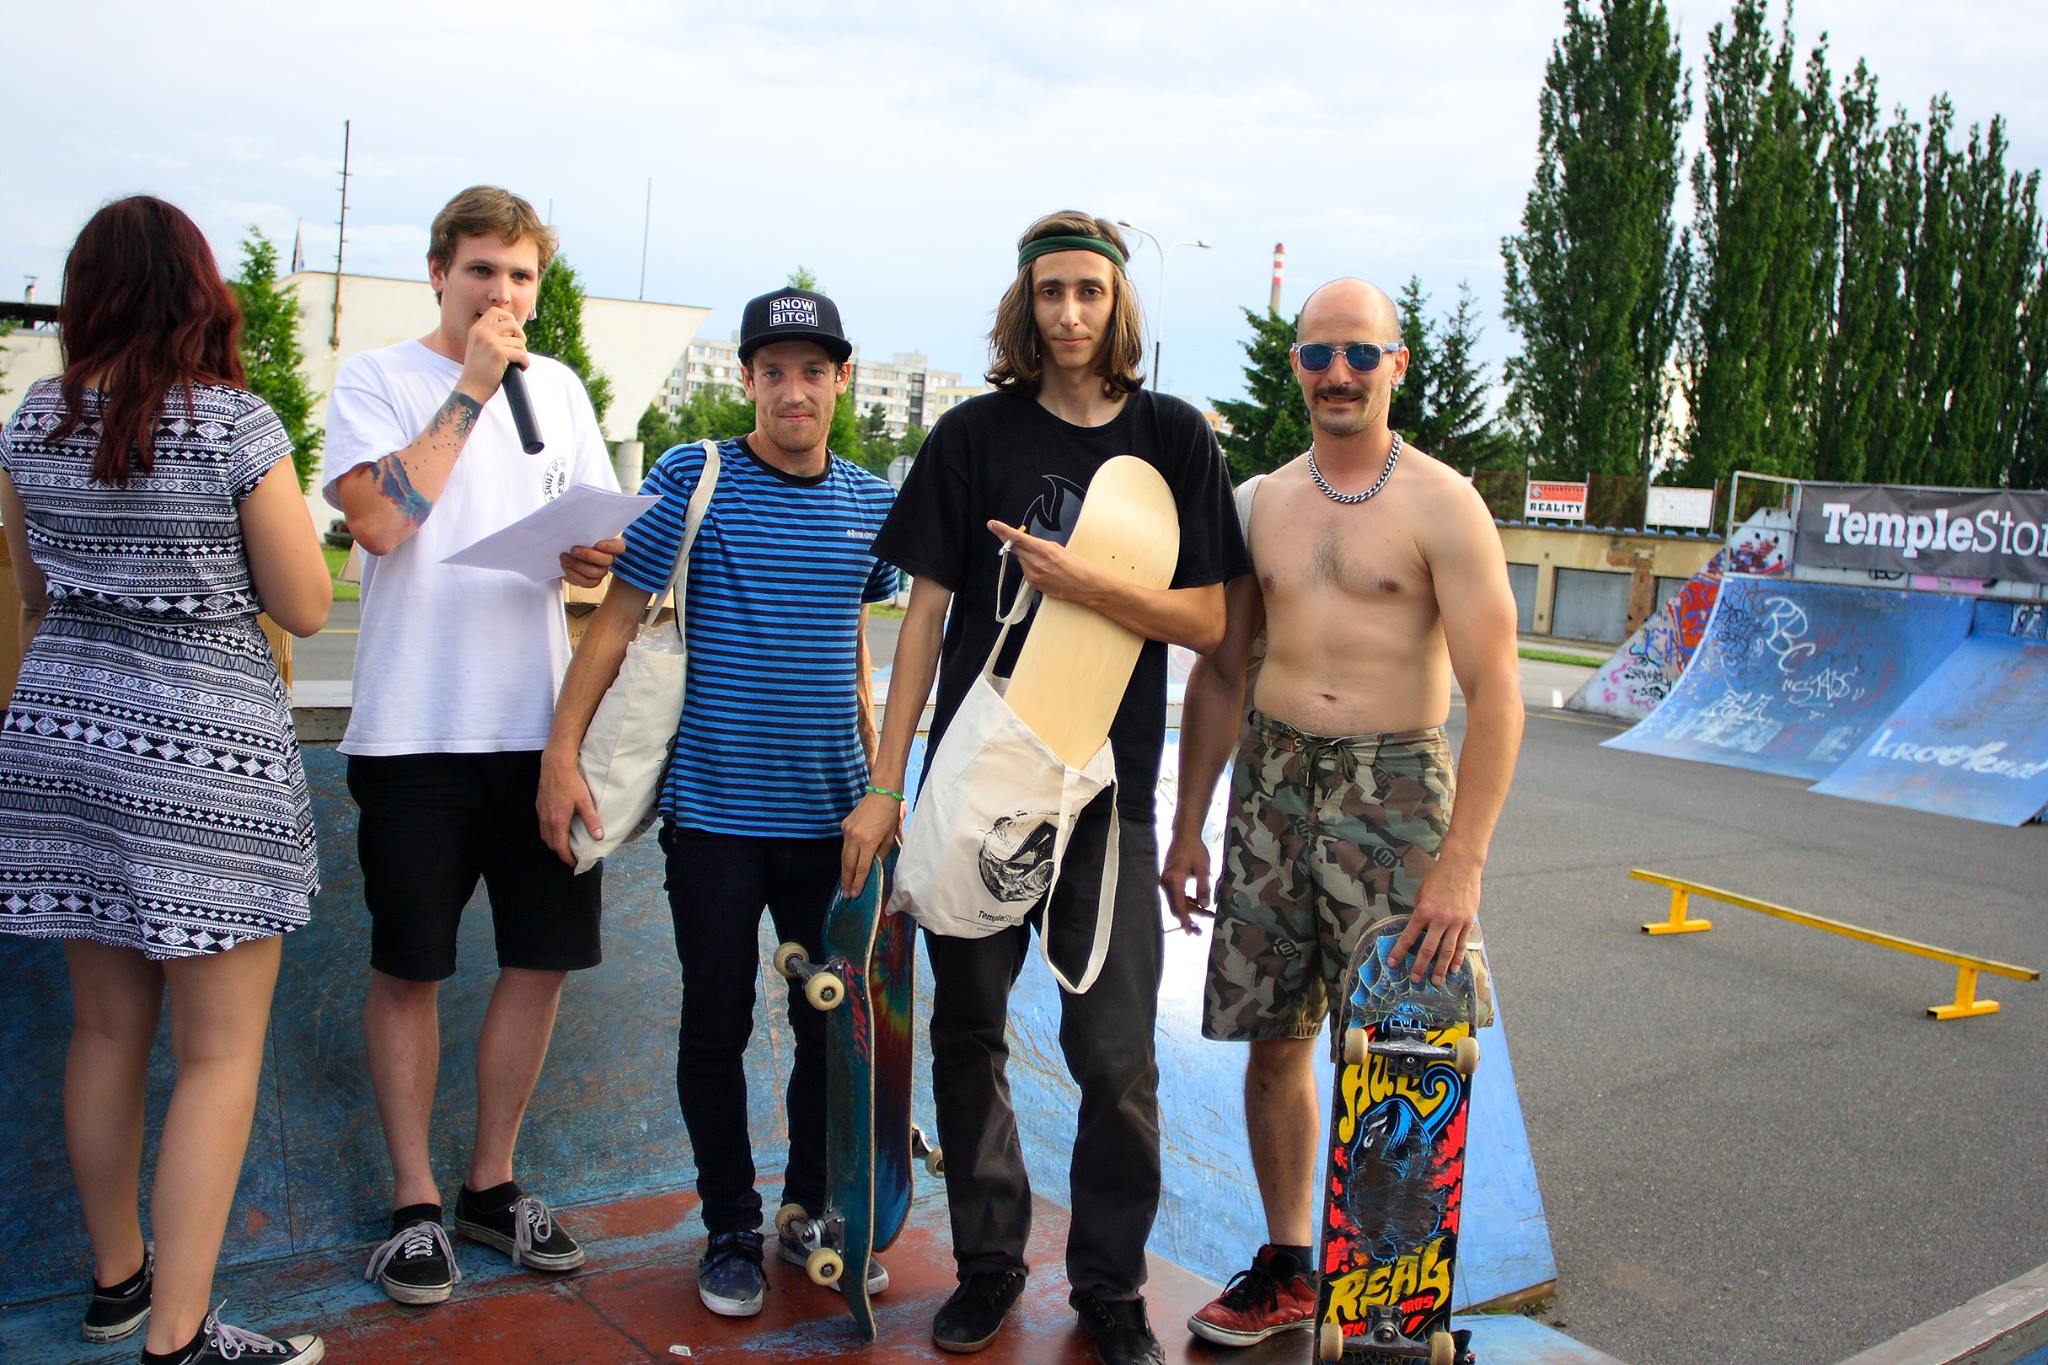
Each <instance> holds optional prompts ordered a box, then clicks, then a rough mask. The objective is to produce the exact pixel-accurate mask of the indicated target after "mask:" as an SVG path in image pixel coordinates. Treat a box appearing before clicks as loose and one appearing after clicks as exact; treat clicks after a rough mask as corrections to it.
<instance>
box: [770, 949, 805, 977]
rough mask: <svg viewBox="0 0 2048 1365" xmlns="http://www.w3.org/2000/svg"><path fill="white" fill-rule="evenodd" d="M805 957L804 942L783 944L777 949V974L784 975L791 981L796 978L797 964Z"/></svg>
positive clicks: (775, 959)
mask: <svg viewBox="0 0 2048 1365" xmlns="http://www.w3.org/2000/svg"><path fill="white" fill-rule="evenodd" d="M804 957H805V953H804V945H803V944H801V943H785V944H783V945H782V946H781V947H779V948H777V949H776V950H775V957H774V962H775V970H776V972H777V974H779V975H781V976H784V977H786V978H788V979H789V980H791V981H794V980H796V964H797V963H799V962H802V961H803V960H804Z"/></svg>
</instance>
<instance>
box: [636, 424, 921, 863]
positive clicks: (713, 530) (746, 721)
mask: <svg viewBox="0 0 2048 1365" xmlns="http://www.w3.org/2000/svg"><path fill="white" fill-rule="evenodd" d="M703 470H704V448H703V447H702V446H700V445H683V446H677V447H675V448H674V449H673V450H670V451H669V452H668V453H667V454H665V455H663V456H662V457H661V459H660V460H659V461H658V462H656V464H655V466H654V468H653V469H651V470H649V471H648V474H647V478H646V481H645V482H644V483H642V484H641V486H640V491H641V492H642V493H659V494H661V495H662V500H661V502H659V503H658V504H656V505H655V506H654V507H653V508H651V509H649V511H648V512H647V514H646V515H645V516H643V517H641V518H640V520H638V521H636V522H634V523H633V525H632V526H630V527H629V528H627V531H626V552H625V553H624V554H622V555H620V556H619V557H618V558H617V559H616V560H614V561H613V563H612V572H613V573H615V574H617V575H618V576H619V577H620V578H621V579H623V580H624V581H626V582H627V583H630V584H632V585H633V586H634V587H636V588H639V589H641V590H643V591H645V592H660V591H662V590H663V589H664V588H665V587H666V586H667V583H668V577H669V573H670V572H671V571H672V570H673V569H674V567H675V562H676V552H677V550H678V549H679V548H680V547H681V545H682V539H683V519H684V515H685V512H686V510H687V508H688V506H689V501H690V494H691V493H692V492H694V491H695V490H696V487H697V479H698V476H699V475H700V474H702V473H703ZM893 496H894V495H893V493H892V492H891V490H890V488H889V485H888V484H887V483H885V482H883V481H882V480H881V479H878V478H876V477H875V476H874V475H872V474H869V473H868V472H866V471H865V470H863V469H861V468H859V467H858V466H856V465H853V464H850V463H848V462H847V461H845V460H842V459H840V458H839V457H838V456H836V455H834V456H832V457H831V459H830V462H829V464H828V466H827V468H826V470H825V472H824V473H823V474H820V475H818V476H816V477H814V478H797V477H795V476H793V475H790V474H785V473H783V472H782V471H781V470H779V469H776V468H774V467H772V466H770V465H768V464H765V463H763V462H762V461H761V460H760V459H758V458H757V457H756V456H755V455H754V453H753V451H752V450H750V449H748V447H747V443H746V442H745V440H744V439H742V440H734V441H725V442H722V443H721V444H720V446H719V472H718V485H717V487H716V488H715V489H714V490H713V492H712V494H711V505H710V507H709V509H708V510H707V511H706V512H705V515H704V523H703V526H702V528H701V529H700V530H699V531H698V532H697V544H696V546H695V548H694V549H692V550H691V552H690V582H689V587H688V592H687V603H686V605H685V608H684V631H685V638H686V640H687V642H688V648H689V651H690V668H689V686H688V690H687V692H686V694H685V699H684V704H683V721H682V727H681V730H680V731H679V732H678V735H677V738H676V748H675V756H674V758H673V759H671V760H670V763H669V767H668V772H667V774H666V776H665V777H664V778H663V780H662V793H661V809H662V813H663V814H664V815H666V816H668V817H669V818H670V819H672V820H674V821H675V822H676V823H677V824H679V825H682V826H685V827H686V828H690V829H699V830H705V831H708V832H710V833H714V834H749V835H759V836H763V837H770V838H829V837H832V836H835V835H837V834H838V833H839V822H840V821H841V820H843V819H845V818H846V814H847V812H848V811H850V810H852V809H853V807H854V805H855V803H856V802H857V801H858V800H859V799H860V795H861V789H862V788H863V787H864V786H865V785H866V783H867V780H868V767H867V758H866V756H865V755H864V754H863V753H862V752H861V747H860V733H859V730H858V728H857V726H856V709H855V708H856V703H855V700H854V666H855V649H856V644H857V632H858V628H859V622H860V609H861V604H862V603H865V602H880V601H884V600H886V599H887V598H889V597H890V596H891V595H892V594H894V593H895V591H896V570H895V569H893V568H891V567H890V566H889V565H887V564H882V563H878V562H877V561H876V559H875V557H874V554H873V553H872V551H871V549H870V546H871V545H872V543H873V541H874V538H875V533H876V532H877V531H878V530H880V529H881V525H882V520H883V518H884V517H886V516H887V515H888V513H889V504H890V502H891V500H892V498H893Z"/></svg>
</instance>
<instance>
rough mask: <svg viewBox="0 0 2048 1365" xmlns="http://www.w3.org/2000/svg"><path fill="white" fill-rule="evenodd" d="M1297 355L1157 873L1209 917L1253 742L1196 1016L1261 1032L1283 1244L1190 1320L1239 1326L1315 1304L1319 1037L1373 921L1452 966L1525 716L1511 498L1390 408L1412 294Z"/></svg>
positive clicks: (1249, 511) (1233, 1033)
mask: <svg viewBox="0 0 2048 1365" xmlns="http://www.w3.org/2000/svg"><path fill="white" fill-rule="evenodd" d="M1292 355H1293V367H1294V377H1295V380H1296V382H1298V383H1299V384H1300V385H1301V392H1302V397H1303V399H1304V400H1305V401H1306V402H1307V405H1308V416H1309V425H1310V430H1311V431H1312V433H1313V434H1314V437H1315V441H1314V444H1313V445H1311V446H1310V447H1309V449H1308V450H1307V451H1306V452H1305V453H1304V454H1302V455H1300V456H1298V457H1297V458H1296V459H1294V460H1293V461H1292V462H1290V463H1288V464H1286V465H1284V466H1282V467H1281V468H1279V469H1277V470H1275V471H1273V472H1272V473H1271V474H1267V475H1264V476H1262V477H1261V478H1259V479H1257V480H1255V481H1254V482H1253V484H1252V485H1250V486H1248V487H1247V488H1245V489H1241V490H1239V495H1238V496H1239V499H1240V507H1241V509H1243V515H1245V516H1246V518H1247V520H1248V522H1249V529H1248V530H1247V533H1246V538H1247V540H1248V541H1249V544H1250V548H1251V557H1252V564H1253V566H1254V568H1255V572H1254V573H1252V574H1248V575H1246V576H1245V577H1243V578H1238V579H1235V580H1233V581H1232V582H1231V584H1230V586H1229V589H1228V594H1229V602H1230V625H1229V629H1228V631H1227V632H1226V633H1225V635H1224V638H1223V643H1222V645H1221V646H1219V647H1218V648H1217V649H1216V650H1215V651H1213V652H1212V653H1211V654H1210V655H1208V657H1206V658H1203V659H1201V660H1199V661H1197V663H1196V665H1195V668H1194V671H1193V673H1192V674H1191V676H1190V677H1189V678H1188V685H1187V697H1186V704H1185V707H1184V709H1183V712H1182V719H1181V744H1180V757H1181V762H1180V793H1179V800H1178V804H1177V807H1176V809H1175V812H1174V823H1173V840H1172V843H1171V844H1170V845H1169V846H1168V848H1167V855H1166V869H1165V872H1164V873H1163V874H1162V876H1161V879H1160V880H1161V882H1162V884H1163V885H1164V886H1165V888H1166V893H1167V898H1168V900H1169V902H1170V903H1171V904H1172V905H1173V907H1174V910H1175V914H1176V915H1177V916H1179V918H1180V920H1181V922H1182V924H1183V925H1184V926H1187V927H1188V928H1189V929H1190V930H1192V928H1193V918H1192V917H1193V916H1194V915H1196V914H1199V913H1202V912H1203V911H1204V910H1205V909H1206V908H1207V905H1208V899H1209V854H1208V850H1207V848H1205V847H1204V845H1203V843H1202V822H1203V819H1204V817H1205V816H1206V814H1207V812H1208V809H1209V798H1210V793H1211V792H1212V791H1213V790H1214V789H1215V786H1216V779H1217V777H1218V775H1219V774H1220V773H1221V772H1222V770H1223V765H1224V763H1225V761H1226V760H1227V759H1228V758H1229V757H1230V754H1231V750H1232V747H1233V745H1235V747H1236V750H1237V763H1236V767H1235V769H1234V770H1233V771H1234V776H1233V778H1232V781H1231V812H1230V826H1229V834H1228V837H1227V839H1226V841H1225V853H1224V868H1223V875H1222V880H1221V884H1220V885H1219V886H1218V888H1217V897H1216V911H1215V913H1216V932H1215V936H1214V937H1213V938H1212V939H1211V940H1210V946H1209V969H1208V977H1207V984H1206V988H1205V990H1204V992H1203V1009H1202V1034H1203V1036H1204V1037H1207V1038H1215V1039H1221V1040H1229V1041H1241V1042H1246V1043H1248V1044H1249V1045H1250V1051H1249V1053H1248V1054H1247V1056H1246V1062H1245V1088H1244V1097H1245V1098H1244V1107H1245V1126H1246V1129H1247V1130H1248V1132H1249V1136H1250V1139H1251V1150H1252V1169H1253V1171H1254V1173H1255V1174H1256V1176H1257V1178H1258V1182H1259V1194H1260V1197H1261V1198H1262V1200H1263V1201H1264V1203H1265V1211H1266V1227H1267V1236H1268V1238H1269V1241H1268V1242H1267V1244H1266V1245H1264V1246H1262V1247H1260V1248H1259V1250H1258V1253H1257V1255H1256V1256H1255V1257H1254V1258H1253V1260H1252V1263H1251V1265H1250V1267H1249V1268H1247V1269H1246V1270H1244V1271H1242V1272H1240V1273H1239V1274H1238V1275H1237V1276H1236V1277H1235V1278H1234V1279H1233V1280H1232V1281H1231V1282H1230V1284H1229V1286H1227V1287H1226V1289H1225V1290H1224V1292H1223V1293H1222V1294H1221V1295H1219V1296H1218V1297H1217V1298H1216V1299H1215V1301H1213V1302H1212V1303H1210V1304H1208V1305H1206V1306H1205V1307H1203V1308H1202V1309H1200V1310H1199V1311H1197V1312H1196V1313H1195V1314H1194V1316H1193V1317H1191V1318H1190V1319H1189V1320H1188V1328H1189V1330H1190V1331H1192V1332H1194V1333H1195V1334H1196V1335H1198V1336H1201V1337H1204V1338H1206V1339H1207V1340H1209V1341H1213V1342H1216V1343H1218V1344H1220V1345H1225V1346H1248V1345H1251V1344H1253V1343H1254V1342H1259V1341H1263V1340H1265V1339H1266V1338H1267V1337H1269V1336H1272V1335H1273V1334H1275V1333H1276V1332H1283V1331H1287V1330H1289V1329H1292V1328H1302V1327H1308V1326H1310V1325H1312V1323H1313V1321H1314V1317H1315V1306H1316V1267H1315V1265H1314V1263H1313V1261H1314V1254H1313V1251H1312V1247H1313V1245H1314V1237H1315V1227H1314V1219H1315V1213H1316V1204H1315V1190H1314V1181H1315V1171H1316V1165H1317V1163H1318V1162H1319V1161H1320V1160H1321V1154H1322V1134H1323V1129H1322V1126H1321V1124H1320V1121H1319V1112H1320V1111H1319V1108H1318V1105H1317V1097H1316V1085H1315V1073H1314V1069H1313V1068H1314V1048H1315V1045H1316V1039H1317V1037H1318V1036H1319V1035H1320V1034H1321V1033H1322V1030H1323V1022H1324V1020H1325V1019H1326V1018H1329V1017H1330V1016H1331V1015H1332V1014H1333V1012H1334V1011H1336V1010H1337V1009H1339V1008H1340V1007H1341V1004H1342V1002H1341V1000H1340V998H1339V997H1340V994H1341V990H1342V985H1341V983H1342V981H1343V979H1344V974H1345V971H1346V970H1347V967H1348V965H1349V962H1350V957H1351V953H1352V950H1353V949H1354V948H1355V947H1356V946H1357V944H1358V940H1359V936H1360V935H1362V934H1363V933H1365V932H1366V930H1367V928H1368V927H1369V926H1370V925H1371V924H1372V923H1373V922H1374V921H1375V920H1379V919H1382V918H1384V917H1386V916H1389V915H1398V914H1409V915H1411V916H1412V918H1411V920H1410V922H1409V926H1408V930H1407V932H1406V933H1405V934H1403V935H1402V937H1401V939H1400V940H1399V941H1398V942H1397V943H1396V945H1395V949H1394V951H1395V957H1396V960H1401V959H1403V958H1405V956H1406V954H1407V952H1408V950H1409V949H1410V948H1411V947H1412V948H1413V949H1414V950H1415V965H1414V967H1413V968H1412V970H1413V972H1414V974H1415V975H1416V977H1417V978H1418V979H1420V977H1421V976H1422V975H1423V974H1425V973H1427V974H1429V975H1430V976H1432V977H1433V978H1434V979H1435V980H1437V981H1439V982H1441V981H1442V980H1443V978H1444V974H1445V972H1447V971H1448V970H1450V969H1451V968H1452V967H1453V966H1455V965H1456V964H1457V963H1458V961H1459V960H1460V959H1461V958H1462V957H1463V956H1464V954H1465V952H1466V950H1467V948H1468V947H1470V946H1471V945H1472V944H1474V943H1475V942H1476V940H1477V937H1478V917H1479V888H1480V873H1481V870H1482V869H1483V868H1484V867H1485V865H1486V854H1487V849H1488V847H1489V845H1490V844H1491V841H1492V838H1493V828H1494V823H1495V821H1496V820H1498V819H1499V817H1500V810H1501V805H1502V803H1503V802H1504V801H1505V800H1506V799H1507V792H1508V782H1509V779H1510V778H1511V777H1512V776H1513V775H1514V770H1515V751H1516V748H1517V747H1518V746H1519V745H1520V743H1521V735H1522V695H1521V684H1520V682H1519V680H1518V678H1517V676H1516V671H1515V670H1516V664H1515V600H1514V594H1513V593H1512V591H1511V590H1510V589H1509V587H1508V574H1507V562H1506V557H1505V556H1504V554H1503V553H1502V551H1501V544H1500V535H1499V533H1498V532H1496V531H1495V530H1494V526H1493V517H1492V514H1491V513H1489V512H1488V511H1487V510H1486V504H1485V502H1484V501H1483V500H1482V499H1481V498H1480V496H1479V494H1478V493H1477V492H1475V491H1474V490H1473V487H1472V484H1471V481H1470V480H1468V479H1466V478H1464V477H1463V476H1462V475H1460V474H1459V473H1458V472H1457V471H1456V470H1453V469H1451V468H1449V467H1447V466H1445V465H1442V464H1439V463H1438V462H1437V461H1435V460H1433V459H1431V458H1430V457H1429V456H1428V455H1426V454H1424V453H1423V452H1421V451H1419V450H1416V449H1414V448H1413V447H1411V446H1408V445H1406V444H1405V443H1404V442H1403V440H1402V438H1401V436H1400V435H1399V434H1398V433H1396V432H1394V431H1393V430H1391V429H1390V428H1389V426H1388V424H1387V408H1388V405H1389V403H1390V401H1391V399H1392V396H1393V391H1394V386H1395V385H1396V384H1398V383H1399V382H1400V380H1401V377H1402V375H1404V374H1405V373H1406V372H1407V369H1408V352H1407V350H1406V349H1405V348H1403V346H1402V345H1401V341H1400V327H1399V316H1398V314H1397V313H1396V312H1395V309H1394V304H1393V301H1392V300H1391V299H1389V298H1388V297H1387V296H1386V294H1385V293H1384V292H1383V291H1381V290H1380V289H1378V288H1376V287H1374V286H1373V285H1370V284H1367V283H1366V282H1365V281H1363V280H1350V279H1346V280H1335V281H1332V282H1331V283H1329V284H1326V285H1324V286H1323V287H1322V288H1320V289H1318V290H1316V291H1315V293H1313V294H1311V295H1310V296H1309V300H1308V302H1307V303H1306V304H1305V305H1303V307H1302V311H1301V331H1300V340H1299V341H1297V342H1296V343H1295V345H1294V347H1293V352H1292ZM1261 632H1263V633H1264V635H1265V641H1266V647H1265V656H1264V660H1263V662H1262V663H1261V664H1260V666H1259V670H1258V682H1257V686H1256V689H1255V694H1254V697H1253V701H1254V705H1255V707H1256V709H1255V710H1253V711H1252V712H1251V714H1250V716H1249V718H1248V719H1245V721H1244V724H1243V727H1242V735H1241V737H1240V725H1239V722H1240V719H1241V718H1244V710H1243V707H1244V693H1245V675H1246V669H1247V667H1248V665H1249V663H1250V661H1251V657H1252V653H1253V647H1254V642H1255V640H1257V638H1258V637H1259V636H1260V634H1261ZM1453 676H1455V677H1456V678H1457V681H1458V687H1459V690H1460V692H1461V693H1462V694H1463V696H1464V699H1465V742H1464V745H1463V748H1462V750H1461V752H1460V753H1459V755H1458V760H1457V765H1456V769H1455V772H1454V771H1453V768H1452V763H1451V751H1450V743H1449V741H1448V740H1447V739H1446V738H1445V736H1444V730H1443V726H1444V722H1445V720H1446V719H1447V718H1448V717H1449V715H1450V709H1451V679H1452V677H1453ZM1454 788H1456V789H1457V791H1458V799H1457V813H1456V815H1455V816H1453V814H1452V808H1451V797H1452V792H1453V789H1454ZM1190 884H1192V885H1193V887H1194V890H1193V893H1192V894H1190V892H1189V886H1190ZM1489 1006H1490V1001H1487V1000H1482V1001H1481V1013H1482V1015H1483V1014H1484V1013H1485V1012H1486V1011H1487V1009H1488V1008H1489Z"/></svg>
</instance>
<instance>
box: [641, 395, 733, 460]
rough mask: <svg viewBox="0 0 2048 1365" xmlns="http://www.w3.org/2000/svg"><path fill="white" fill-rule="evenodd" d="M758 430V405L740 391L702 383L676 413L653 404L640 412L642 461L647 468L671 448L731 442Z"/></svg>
mask: <svg viewBox="0 0 2048 1365" xmlns="http://www.w3.org/2000/svg"><path fill="white" fill-rule="evenodd" d="M753 429H754V405H753V404H752V403H749V402H748V401H747V400H746V399H745V398H743V397H740V396H739V395H738V394H731V393H728V392H726V391H725V390H723V389H720V388H717V387H715V386H713V385H708V384H705V385H699V386H698V387H697V389H696V391H695V392H694V393H692V394H691V395H690V396H689V397H688V398H686V399H684V400H683V402H682V405H681V406H680V407H678V408H676V410H675V411H674V412H667V413H665V412H663V411H662V410H661V409H660V408H659V407H657V406H655V405H654V404H652V403H649V404H648V405H647V411H645V412H643V413H641V414H640V428H639V431H638V433H637V434H638V436H639V438H640V448H641V460H642V462H643V468H650V469H651V468H652V467H653V466H654V462H655V461H656V460H658V459H660V458H661V457H662V455H663V454H664V453H665V452H667V451H668V450H669V449H671V448H672V447H675V446H679V445H682V444H684V443H685V442H690V441H703V440H713V441H729V440H731V439H733V438H734V437H736V436H745V435H746V434H747V433H748V432H750V431H752V430H753Z"/></svg>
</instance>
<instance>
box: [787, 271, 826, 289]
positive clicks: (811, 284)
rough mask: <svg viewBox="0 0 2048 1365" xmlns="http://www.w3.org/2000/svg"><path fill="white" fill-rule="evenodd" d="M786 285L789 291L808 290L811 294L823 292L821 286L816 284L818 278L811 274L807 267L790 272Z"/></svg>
mask: <svg viewBox="0 0 2048 1365" xmlns="http://www.w3.org/2000/svg"><path fill="white" fill-rule="evenodd" d="M787 283H788V285H789V287H790V288H791V289H808V290H810V291H811V292H812V293H813V294H822V293H824V292H825V290H824V288H823V286H821V285H820V284H819V283H818V277H817V276H816V275H813V274H812V273H811V270H810V267H809V266H804V265H800V266H798V267H797V268H796V269H794V270H792V271H790V272H789V279H788V281H787Z"/></svg>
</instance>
